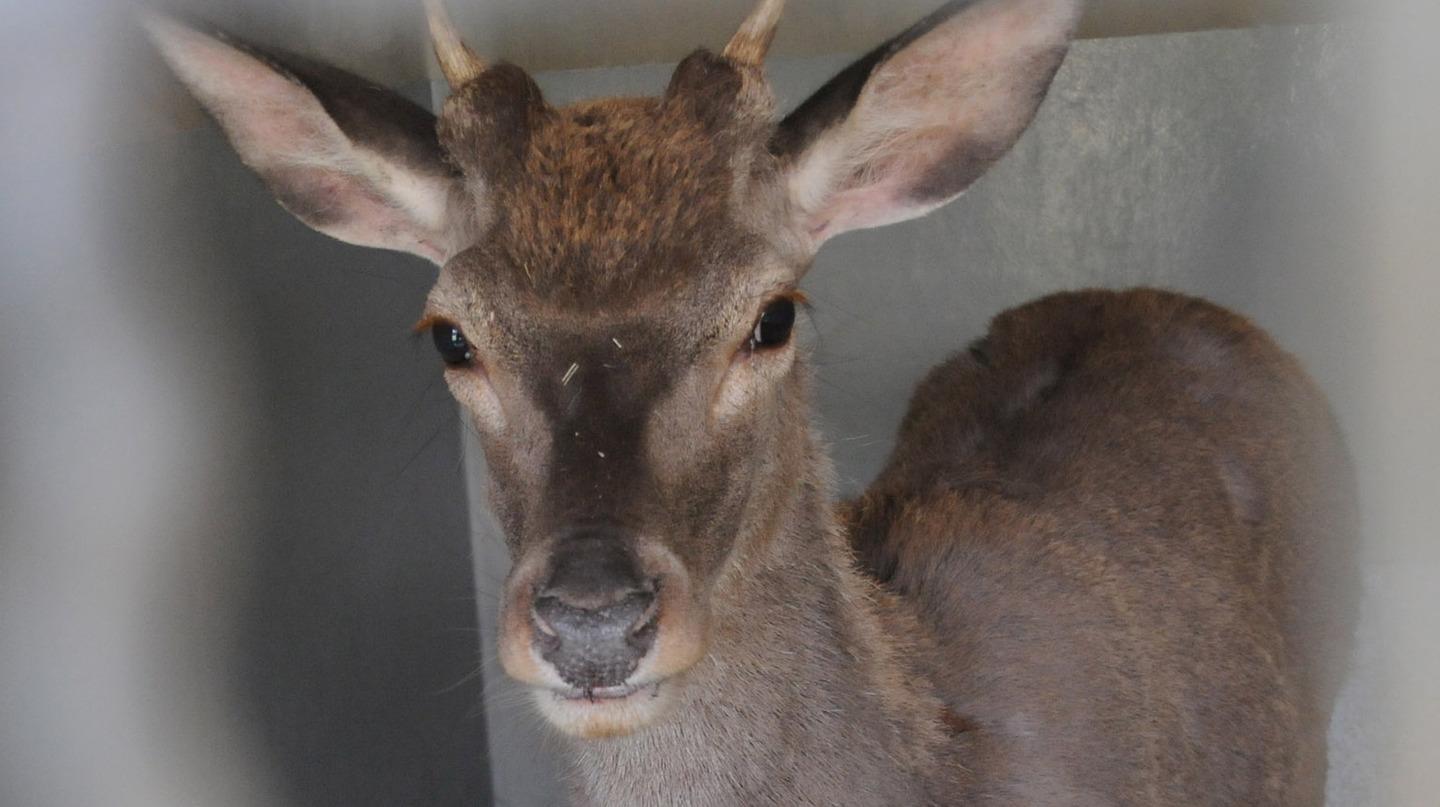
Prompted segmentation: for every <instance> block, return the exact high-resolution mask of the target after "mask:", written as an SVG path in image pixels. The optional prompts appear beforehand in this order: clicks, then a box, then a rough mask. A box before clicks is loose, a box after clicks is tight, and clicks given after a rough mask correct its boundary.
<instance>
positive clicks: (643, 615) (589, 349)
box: [149, 0, 1079, 736]
mask: <svg viewBox="0 0 1440 807" xmlns="http://www.w3.org/2000/svg"><path fill="white" fill-rule="evenodd" d="M1078 5H1079V3H1078V0H973V1H972V2H965V1H957V2H951V3H948V4H947V5H945V6H944V7H942V8H941V9H939V10H938V11H936V12H935V13H934V14H932V15H931V16H930V17H928V18H927V19H925V20H923V21H921V22H920V23H918V24H917V25H915V26H914V27H912V28H910V29H909V30H907V31H905V32H904V33H902V34H900V35H899V36H897V37H895V38H894V39H892V40H890V41H889V42H887V43H885V44H884V45H882V46H880V47H879V48H877V49H876V50H874V51H873V52H871V53H870V54H869V55H867V56H865V57H864V58H862V59H861V60H859V61H858V62H856V63H855V64H854V65H852V66H851V67H849V68H848V69H846V70H845V71H843V72H841V73H840V74H839V75H837V76H835V78H834V79H833V80H831V81H830V82H829V83H828V84H826V85H825V86H824V87H823V88H822V89H820V90H819V91H818V92H817V93H816V94H815V95H814V96H813V97H812V98H810V99H809V100H808V101H806V102H805V103H804V104H802V105H801V106H800V107H799V108H798V109H796V110H795V111H794V112H792V113H791V114H789V115H788V116H787V117H785V118H784V119H783V120H777V117H776V115H775V109H774V101H773V99H772V95H771V93H770V90H769V88H768V86H767V84H766V82H765V79H764V75H763V70H764V68H763V61H764V57H765V53H766V50H767V48H768V47H769V44H770V41H771V39H772V37H773V36H774V32H775V26H776V23H777V21H778V19H779V16H780V10H781V6H782V3H781V2H780V0H762V2H760V4H759V6H758V8H757V9H756V10H755V11H754V12H753V13H752V15H751V16H750V18H749V19H747V20H746V21H745V23H744V24H743V25H742V27H741V28H740V31H739V32H738V33H737V34H736V35H735V37H734V39H732V40H731V42H730V43H729V44H728V45H727V46H726V47H725V49H724V50H723V52H722V53H720V54H715V53H712V52H710V51H706V50H700V51H697V52H695V53H694V54H692V55H690V56H689V57H687V58H686V59H684V60H683V61H682V62H681V63H680V64H679V66H678V67H677V68H676V70H675V73H674V76H673V78H672V79H671V80H670V83H669V86H668V87H667V88H666V89H665V91H664V94H663V95H662V96H661V97H659V98H624V99H607V100H600V101H593V102H587V103H581V104H577V105H574V106H570V107H565V108H557V107H553V106H550V105H549V104H547V103H546V102H545V99H544V98H543V97H542V95H541V92H540V90H539V88H538V87H537V86H536V84H535V82H534V81H533V80H532V79H531V78H530V77H529V76H528V75H526V74H525V72H524V71H522V70H521V69H520V68H518V67H515V66H514V65H511V64H506V63H503V62H501V63H497V64H493V65H490V64H486V63H484V62H482V61H481V60H480V59H479V58H478V57H477V56H476V55H475V54H474V53H473V52H472V51H470V49H469V48H467V47H466V46H465V45H464V44H463V42H462V41H461V39H460V37H459V36H458V34H457V33H456V32H455V31H454V29H453V27H452V26H451V25H450V23H449V21H448V20H447V19H446V18H445V16H444V13H443V11H442V10H440V9H439V7H438V5H435V4H431V6H430V19H431V30H432V34H433V39H434V43H435V49H436V54H437V56H438V58H439V61H440V64H441V66H442V68H443V70H444V73H445V76H446V78H447V80H448V81H449V83H450V85H451V90H452V92H451V94H450V96H449V98H448V100H446V102H445V104H444V107H443V109H442V110H441V112H440V114H439V116H438V117H435V116H432V115H431V114H430V113H428V112H426V111H424V110H422V109H420V108H418V107H416V106H414V105H412V104H410V103H409V102H407V101H405V100H402V99H401V98H399V97H398V96H396V95H394V94H392V93H390V92H389V91H387V90H384V89H382V88H380V87H377V86H375V85H373V84H370V83H368V82H365V81H364V80H362V79H359V78H357V77H355V76H352V75H349V74H347V73H344V72H342V71H339V70H336V69H334V68H331V67H327V66H324V65H320V64H316V63H313V62H310V61H308V60H304V59H301V58H297V57H293V56H285V55H277V54H267V53H265V52H262V51H260V50H258V49H255V48H253V47H250V46H248V45H245V44H242V43H239V42H235V41H231V40H228V39H225V38H221V37H218V36H212V35H208V34H204V33H200V32H198V31H195V30H192V29H190V28H187V27H184V26H181V25H178V24H176V23H174V22H170V21H167V20H153V21H151V22H150V24H149V28H150V30H151V33H152V35H153V37H154V39H155V40H156V42H157V43H158V45H159V48H160V50H161V52H162V54H163V55H164V57H165V58H166V60H167V61H168V62H169V63H170V65H171V66H172V67H173V68H174V70H175V71H176V72H177V73H178V74H179V76H180V77H181V78H182V79H183V80H184V82H185V83H186V84H187V85H188V86H189V87H190V88H191V90H192V91H193V92H194V93H195V95H196V96H197V97H198V98H199V99H200V100H201V101H202V103H203V104H204V105H205V106H206V107H207V108H208V109H209V110H210V111H211V112H212V113H213V114H214V116H215V118H216V119H217V120H218V121H219V123H220V125H221V126H222V128H223V129H224V130H225V132H226V133H227V135H228V136H229V138H230V140H231V142H232V143H233V144H234V146H235V148H236V150H237V151H238V152H239V154H240V156H241V158H242V159H243V160H244V161H245V162H246V163H247V164H248V165H249V166H250V167H252V168H253V169H254V170H255V171H256V172H257V173H258V174H259V175H260V177H261V178H262V179H263V180H264V181H265V182H266V184H267V185H268V186H269V187H270V189H271V190H272V191H273V192H274V194H275V196H276V197H277V198H278V199H279V201H280V203H281V204H282V205H284V206H285V207H286V208H287V209H288V210H290V211H291V212H293V213H294V214H295V215H296V216H297V217H299V218H300V219H301V220H302V221H304V222H305V223H306V224H309V225H310V226H311V227H314V228H315V229H317V230H319V231H321V232H324V233H327V234H329V235H332V236H334V237H336V238H340V239H342V240H345V241H349V242H352V243H356V244H363V245H367V246H376V247H384V248H388V249H396V250H403V251H407V252H411V253H414V254H417V255H420V256H422V257H424V258H427V259H429V260H430V261H433V262H434V263H435V264H437V265H438V266H439V267H440V272H439V277H438V280H437V281H436V283H435V287H434V290H433V291H432V292H431V294H430V296H429V300H428V303H427V306H426V310H425V312H424V316H423V318H422V320H421V322H422V325H423V327H424V328H426V329H429V330H430V331H431V332H432V333H433V335H434V339H435V342H436V345H437V347H438V348H439V351H440V354H441V357H442V359H443V360H444V364H445V370H444V372H445V378H446V380H447V382H448V384H449V386H450V389H451V390H452V391H453V393H454V395H455V397H456V398H457V399H458V400H459V401H460V403H461V404H463V405H464V407H465V409H466V410H467V412H468V414H469V417H470V418H472V419H473V421H474V423H475V425H476V427H477V430H478V432H479V433H480V435H481V437H482V442H483V445H484V448H485V452H486V456H487V459H488V462H489V467H490V470H491V474H492V480H491V483H492V501H493V502H494V506H495V509H496V512H497V515H498V517H499V520H500V523H501V524H502V526H503V528H504V531H505V535H506V540H507V542H508V544H509V547H510V550H511V552H512V554H513V557H514V560H515V565H514V568H513V571H512V573H511V575H510V577H509V579H508V581H507V583H506V588H505V593H504V595H503V605H502V628H501V635H500V637H499V643H500V656H501V659H502V662H503V664H504V667H505V669H506V670H507V672H508V673H509V674H510V675H511V676H513V677H515V678H517V679H519V680H520V681H522V682H524V683H526V684H529V685H531V686H532V687H534V689H535V692H536V696H537V701H538V703H539V704H540V706H541V709H542V711H543V712H544V713H545V715H546V716H547V717H548V718H549V719H550V720H551V722H553V723H554V724H555V725H556V726H557V727H559V728H560V729H562V730H564V731H566V732H568V733H571V734H574V735H578V736H600V735H606V734H614V733H624V732H629V731H633V730H635V729H637V728H639V727H642V726H645V725H646V724H648V723H650V722H652V721H654V720H656V719H657V718H658V717H659V716H660V715H662V714H664V712H665V710H666V707H667V705H668V704H669V703H670V702H671V701H672V700H673V693H675V692H676V691H678V690H679V689H680V688H681V687H683V686H684V685H685V679H686V672H687V670H690V669H691V668H692V667H693V666H694V665H696V664H697V662H698V661H699V660H700V659H702V658H703V657H704V656H705V654H706V649H707V644H708V643H709V641H710V638H711V637H712V635H713V633H714V631H716V630H718V629H719V628H718V627H717V626H718V625H719V623H720V622H722V621H725V620H729V621H730V622H732V623H733V622H735V621H736V620H737V619H738V620H744V619H747V618H750V617H751V616H753V617H754V618H755V619H763V615H746V614H744V613H743V611H744V604H743V603H740V604H739V605H738V606H733V605H732V606H727V608H729V610H726V611H725V612H724V613H719V612H718V611H717V607H718V606H716V602H717V600H718V599H719V598H723V596H724V592H725V591H727V590H729V589H730V588H732V583H733V581H734V579H736V578H737V577H743V576H744V575H745V574H746V569H747V568H749V567H750V566H751V565H753V564H756V563H764V562H765V559H766V557H767V553H769V552H771V551H772V548H773V546H774V545H775V544H776V542H784V541H787V540H794V538H793V535H792V534H791V533H793V531H792V530H788V529H787V527H786V525H787V524H791V523H793V522H794V519H795V518H796V511H797V508H798V507H799V505H798V502H799V501H800V499H801V494H802V493H803V491H805V490H807V489H808V490H810V491H812V492H813V491H814V490H815V489H817V488H819V489H822V490H823V489H824V487H825V485H826V484H827V483H826V480H825V478H824V477H825V475H826V471H825V470H824V468H825V465H824V462H823V458H822V455H821V454H820V453H819V452H818V451H817V450H816V449H815V448H814V447H813V443H812V438H811V436H810V430H809V417H808V411H807V392H806V378H807V373H806V370H805V361H804V355H803V351H802V350H801V349H800V348H798V347H797V345H796V340H795V339H794V338H793V337H792V331H793V330H794V327H795V325H796V322H797V321H798V320H799V319H801V318H802V317H803V314H804V312H803V310H802V308H803V307H802V306H800V305H798V303H799V301H800V299H801V297H800V292H799V290H798V284H799V282H800V280H801V278H802V277H803V276H804V274H805V273H806V271H807V269H808V268H809V266H810V264H811V261H812V259H813V258H814V256H815V254H816V252H817V250H818V249H819V248H820V246H821V245H822V244H823V243H824V242H825V241H827V240H828V239H830V238H832V237H834V236H836V235H839V234H840V233H843V232H845V231H847V230H854V229H859V228H864V227H873V226H877V225H882V224H887V223H890V222H896V221H900V220H903V219H907V218H911V217H914V216H918V215H921V214H923V213H925V212H927V211H929V210H931V209H933V208H935V207H937V206H939V205H941V204H944V203H945V202H947V201H949V200H951V199H953V198H954V197H956V196H957V195H959V194H960V193H961V192H962V191H964V190H965V188H966V187H967V186H968V185H969V184H970V183H971V182H972V181H973V180H975V178H976V177H977V176H979V174H980V173H981V172H982V171H984V170H985V169H986V168H987V167H988V166H989V165H990V164H992V163H993V162H994V161H995V160H997V159H998V158H999V157H1000V156H1001V155H1002V154H1003V153H1004V152H1005V151H1006V150H1007V149H1008V148H1009V147H1010V146H1011V144H1012V143H1013V142H1014V141H1015V140H1016V138H1018V137H1019V135H1020V133H1021V132H1022V131H1023V130H1024V128H1025V127H1026V126H1027V125H1028V123H1029V121H1030V119H1031V118H1032V116H1033V115H1034V113H1035V110H1036V107H1037V106H1038V105H1039V102H1040V100H1041V98H1042V97H1043V96H1044V94H1045V91H1046V89H1047V87H1048V85H1049V82H1050V79H1051V77H1052V75H1053V74H1054V72H1055V70H1056V69H1057V67H1058V66H1059V64H1060V62H1061V59H1062V58H1063V55H1064V52H1065V50H1066V47H1067V44H1068V41H1069V38H1070V35H1071V31H1072V29H1073V27H1074V25H1075V22H1076V18H1077V15H1078V10H1077V9H1078ZM877 271H884V270H883V268H880V267H877ZM810 515H811V516H814V517H816V518H826V517H827V516H826V513H825V512H823V511H822V512H819V513H811V514H810ZM737 607H738V611H737V610H736V609H737ZM730 629H739V630H743V629H744V628H743V624H741V625H740V626H738V627H733V628H730Z"/></svg>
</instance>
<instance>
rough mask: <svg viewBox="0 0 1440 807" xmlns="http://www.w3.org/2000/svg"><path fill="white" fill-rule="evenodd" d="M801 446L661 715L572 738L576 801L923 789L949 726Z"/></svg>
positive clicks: (691, 800) (888, 794)
mask: <svg viewBox="0 0 1440 807" xmlns="http://www.w3.org/2000/svg"><path fill="white" fill-rule="evenodd" d="M808 443H809V444H808V445H807V455H808V456H807V462H806V465H807V467H808V471H809V472H808V473H803V474H801V475H798V476H792V477H790V478H791V479H798V480H799V481H798V483H796V484H794V486H793V489H790V490H788V491H787V494H788V495H787V496H785V497H782V499H783V500H782V501H781V502H780V503H779V507H778V508H777V509H776V510H775V511H774V512H773V513H772V514H771V516H770V517H769V518H763V517H762V518H760V519H759V521H760V523H761V524H764V525H766V526H764V527H762V529H763V530H765V531H766V532H767V533H768V534H764V535H756V536H752V540H751V541H748V542H746V544H747V545H748V546H749V547H751V549H750V552H749V554H750V556H749V557H745V558H742V559H738V560H736V561H734V562H735V565H736V567H737V568H736V570H735V572H734V573H733V574H731V575H729V576H728V577H724V578H722V580H721V582H720V583H719V584H718V585H717V587H716V591H715V593H714V594H713V595H712V607H713V616H712V631H713V633H712V642H711V645H710V648H709V652H708V653H707V654H706V656H705V658H704V659H703V660H702V661H701V662H700V663H699V664H697V665H696V667H694V668H693V669H692V670H690V671H689V672H687V673H686V676H685V681H684V682H683V685H684V688H683V695H682V698H681V701H680V703H679V704H678V705H677V707H676V708H675V709H674V711H672V712H671V713H670V714H669V715H667V717H666V718H665V719H664V720H662V721H661V722H659V723H657V724H655V725H653V726H650V727H647V728H646V729H644V730H642V731H640V732H637V733H636V734H633V735H630V736H626V737H618V738H611V739H605V740H598V741H587V742H583V743H578V744H577V746H576V748H575V756H574V759H575V763H576V770H575V783H576V785H577V786H578V788H577V789H578V791H579V795H580V800H581V802H582V803H590V804H635V805H643V804H667V805H668V804H682V803H684V804H702V805H703V804H759V803H785V804H802V803H832V804H841V803H843V804H870V803H874V804H924V803H930V802H932V801H933V798H932V796H931V794H932V793H933V792H934V788H935V787H936V781H935V780H936V777H937V776H938V775H939V773H938V771H941V770H942V769H944V768H946V767H948V766H944V765H943V764H942V761H941V756H942V755H943V748H944V746H945V742H946V738H945V735H944V733H943V729H942V727H941V721H940V715H941V709H942V707H941V704H940V701H939V700H938V699H937V698H936V696H935V695H934V694H933V690H932V688H931V685H930V682H929V680H928V678H927V677H926V676H925V675H924V673H923V672H922V670H921V669H920V667H921V665H922V664H923V662H921V661H919V659H921V658H923V657H924V656H925V655H926V653H925V651H924V649H923V647H921V646H920V645H921V644H923V639H922V638H921V636H920V633H921V630H920V627H919V625H918V623H917V622H916V621H915V620H914V618H913V617H912V616H910V615H909V614H908V613H907V612H906V611H905V610H903V608H902V607H901V605H900V604H899V603H898V602H896V601H895V600H894V599H893V598H892V597H890V596H888V595H886V594H884V593H883V592H881V591H879V590H878V589H877V588H876V587H875V586H874V584H873V583H871V582H870V581H869V580H867V579H865V578H863V577H861V576H860V574H859V573H857V572H856V570H855V567H854V563H853V560H852V557H851V553H850V550H849V548H848V546H847V543H846V541H845V538H844V535H843V533H842V531H841V529H840V528H839V525H838V522H837V520H836V518H835V515H834V511H833V504H832V502H831V501H830V500H829V491H830V485H829V484H828V478H829V460H828V458H827V457H826V456H825V455H824V452H823V451H821V450H820V449H819V448H818V447H817V445H816V444H815V441H814V439H813V438H809V441H808ZM761 515H762V516H763V514H761Z"/></svg>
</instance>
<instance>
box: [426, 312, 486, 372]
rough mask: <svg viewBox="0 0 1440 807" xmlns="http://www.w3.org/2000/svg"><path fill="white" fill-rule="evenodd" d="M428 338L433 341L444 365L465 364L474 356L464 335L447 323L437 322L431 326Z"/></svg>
mask: <svg viewBox="0 0 1440 807" xmlns="http://www.w3.org/2000/svg"><path fill="white" fill-rule="evenodd" d="M430 336H431V337H432V338H433V339H434V340H435V349H436V350H438V351H440V358H441V359H443V360H444V361H445V363H446V364H451V365H456V364H467V363H469V361H470V359H471V358H473V357H474V355H475V353H474V351H472V350H471V349H470V343H469V342H467V341H465V334H463V333H460V329H459V328H457V327H455V326H454V325H451V324H450V323H448V322H437V323H435V324H434V325H433V326H431V328H430Z"/></svg>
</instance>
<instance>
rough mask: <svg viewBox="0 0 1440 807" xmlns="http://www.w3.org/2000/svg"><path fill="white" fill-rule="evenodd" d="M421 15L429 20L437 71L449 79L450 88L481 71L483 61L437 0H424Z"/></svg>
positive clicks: (457, 86)
mask: <svg viewBox="0 0 1440 807" xmlns="http://www.w3.org/2000/svg"><path fill="white" fill-rule="evenodd" d="M425 17H426V18H427V19H428V20H429V22H430V39H431V41H432V42H433V43H434V46H435V58H436V60H438V61H439V62H440V72H442V73H444V74H445V80H446V81H448V82H450V89H452V90H458V89H460V86H461V85H463V84H464V83H465V82H467V81H470V80H471V79H473V78H475V77H476V76H478V75H480V74H481V73H483V72H485V62H484V61H482V60H481V59H480V57H479V56H476V55H475V51H473V50H470V47H469V46H468V45H466V44H465V43H464V42H463V41H462V40H461V39H460V34H459V33H458V32H457V31H456V30H455V24H454V23H452V22H451V21H450V15H449V13H447V12H446V11H445V5H444V3H443V2H442V1H441V0H425Z"/></svg>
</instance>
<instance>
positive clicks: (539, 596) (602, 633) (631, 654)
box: [533, 531, 656, 690]
mask: <svg viewBox="0 0 1440 807" xmlns="http://www.w3.org/2000/svg"><path fill="white" fill-rule="evenodd" d="M654 606H655V586H654V584H653V582H651V581H649V580H646V579H645V578H644V577H643V576H642V575H641V574H640V570H639V568H638V567H637V565H636V562H635V558H634V555H633V554H632V553H631V552H630V550H629V548H628V547H627V542H626V541H625V540H624V538H623V536H619V535H616V534H615V533H612V532H609V531H586V532H582V533H576V534H573V535H571V536H568V537H567V538H566V539H565V540H563V541H561V542H560V543H559V544H558V545H557V546H556V547H555V550H554V554H553V560H552V561H551V566H550V576H549V577H548V578H547V579H546V582H545V583H544V585H542V586H540V587H539V588H538V589H537V590H536V593H535V600H534V604H533V608H534V615H535V639H536V646H537V647H538V648H539V650H540V656H541V657H542V658H544V659H545V660H546V661H548V662H550V664H552V665H553V666H554V667H555V671H556V672H557V673H559V675H560V677H561V678H562V679H564V681H565V683H567V684H569V685H571V686H573V687H577V688H579V689H585V690H591V689H602V688H605V687H613V686H619V685H621V684H623V683H625V679H627V678H629V677H630V674H631V673H632V672H634V671H635V667H636V665H638V664H639V663H640V659H642V658H644V656H645V654H646V653H647V652H648V651H649V650H650V645H651V644H653V643H654V640H655V616H656V614H655V610H654Z"/></svg>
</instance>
